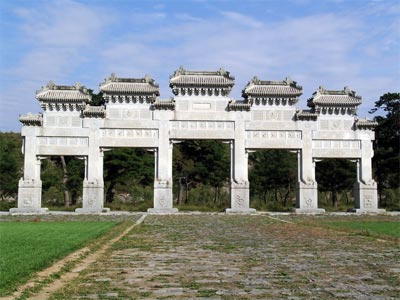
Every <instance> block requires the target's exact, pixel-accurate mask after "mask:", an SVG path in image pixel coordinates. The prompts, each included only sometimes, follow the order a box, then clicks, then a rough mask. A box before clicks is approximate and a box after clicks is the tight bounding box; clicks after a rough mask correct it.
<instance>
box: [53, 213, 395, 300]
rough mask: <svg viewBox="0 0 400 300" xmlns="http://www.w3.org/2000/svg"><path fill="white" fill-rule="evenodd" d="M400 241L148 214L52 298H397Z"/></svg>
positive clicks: (275, 223) (272, 223) (247, 219)
mask: <svg viewBox="0 0 400 300" xmlns="http://www.w3.org/2000/svg"><path fill="white" fill-rule="evenodd" d="M399 255H400V250H399V245H398V243H397V242H396V241H390V240H382V239H381V240H379V239H373V238H368V237H363V236H357V235H354V234H352V233H345V232H339V231H334V230H328V229H323V228H319V227H312V226H304V225H299V224H289V223H283V222H280V221H279V220H273V219H271V218H268V217H267V216H260V215H256V216H236V215H235V216H231V215H171V216H155V215H150V216H148V217H147V218H146V219H145V221H144V222H143V223H142V225H140V226H137V227H135V228H134V229H133V230H132V231H131V232H130V233H129V234H128V235H127V236H125V237H124V238H122V239H121V240H120V241H118V242H116V243H115V244H114V245H113V246H112V247H111V248H110V249H109V250H108V251H107V253H106V254H105V255H104V256H103V257H102V259H100V260H98V261H97V262H95V263H94V264H92V265H91V266H90V267H89V268H88V269H86V270H85V271H83V272H82V274H81V275H80V276H79V277H78V278H77V279H75V280H73V281H72V282H71V283H70V284H69V285H67V286H66V287H65V288H63V289H62V290H61V291H59V292H58V293H56V294H54V295H53V299H292V300H295V299H360V300H368V299H398V298H397V297H398V296H399V295H400V288H399V286H400V278H399V275H400V265H399Z"/></svg>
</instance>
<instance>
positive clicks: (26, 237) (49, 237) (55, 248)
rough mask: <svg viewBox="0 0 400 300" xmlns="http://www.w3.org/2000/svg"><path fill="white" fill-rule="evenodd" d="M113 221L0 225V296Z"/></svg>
mask: <svg viewBox="0 0 400 300" xmlns="http://www.w3.org/2000/svg"><path fill="white" fill-rule="evenodd" d="M116 224H117V223H115V222H68V223H67V222H3V223H0V296H4V295H8V294H10V293H12V292H13V291H14V290H15V288H16V287H17V286H18V285H20V284H22V283H24V282H26V281H27V280H28V279H29V278H30V277H31V276H32V275H33V274H34V273H35V272H37V271H39V270H41V269H44V268H46V267H48V266H50V265H51V264H52V263H54V262H55V261H57V260H59V259H61V258H62V257H64V256H66V255H67V254H69V253H71V252H73V251H75V250H77V249H79V248H82V247H83V246H84V245H85V244H86V243H87V242H88V241H90V240H93V239H95V238H97V237H99V236H100V235H102V234H104V233H105V232H107V231H108V230H109V229H111V228H112V227H113V226H115V225H116Z"/></svg>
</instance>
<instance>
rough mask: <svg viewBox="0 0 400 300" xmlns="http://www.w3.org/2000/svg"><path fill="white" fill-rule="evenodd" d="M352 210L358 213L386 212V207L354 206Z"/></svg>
mask: <svg viewBox="0 0 400 300" xmlns="http://www.w3.org/2000/svg"><path fill="white" fill-rule="evenodd" d="M350 212H354V213H356V214H383V213H385V212H386V210H385V209H382V208H377V209H365V208H364V209H363V208H353V209H351V210H350Z"/></svg>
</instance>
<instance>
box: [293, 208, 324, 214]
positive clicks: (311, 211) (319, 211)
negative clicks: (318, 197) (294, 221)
mask: <svg viewBox="0 0 400 300" xmlns="http://www.w3.org/2000/svg"><path fill="white" fill-rule="evenodd" d="M294 212H295V213H296V214H310V215H316V214H324V213H325V209H323V208H296V209H295V210H294Z"/></svg>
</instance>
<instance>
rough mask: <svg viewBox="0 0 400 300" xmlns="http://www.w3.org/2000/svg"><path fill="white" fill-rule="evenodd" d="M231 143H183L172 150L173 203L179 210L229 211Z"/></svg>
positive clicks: (175, 145) (188, 141)
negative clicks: (227, 209) (226, 209)
mask: <svg viewBox="0 0 400 300" xmlns="http://www.w3.org/2000/svg"><path fill="white" fill-rule="evenodd" d="M230 161H231V158H230V142H229V141H226V142H224V141H220V140H183V141H178V142H177V143H176V144H174V148H173V180H174V185H173V199H174V206H175V207H176V208H178V209H179V210H200V211H222V210H224V209H225V208H228V207H230V194H229V193H230V192H229V186H230V177H231V162H230Z"/></svg>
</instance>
